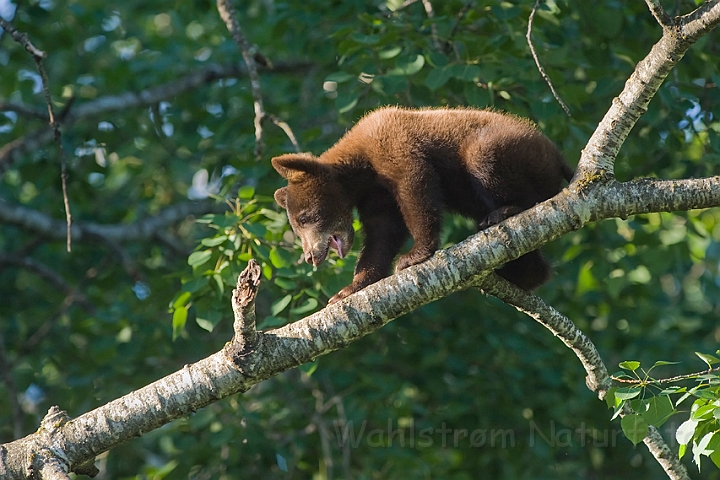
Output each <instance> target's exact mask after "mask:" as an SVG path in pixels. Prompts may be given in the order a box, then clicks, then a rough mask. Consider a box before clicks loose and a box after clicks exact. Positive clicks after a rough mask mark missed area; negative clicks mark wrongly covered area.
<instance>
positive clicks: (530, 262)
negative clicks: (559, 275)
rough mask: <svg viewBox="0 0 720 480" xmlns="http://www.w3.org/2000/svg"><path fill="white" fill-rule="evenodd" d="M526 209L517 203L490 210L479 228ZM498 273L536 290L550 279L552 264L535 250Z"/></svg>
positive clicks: (489, 225)
mask: <svg viewBox="0 0 720 480" xmlns="http://www.w3.org/2000/svg"><path fill="white" fill-rule="evenodd" d="M523 210H525V209H524V208H520V207H518V206H515V205H505V206H502V207H500V208H498V209H497V210H493V211H492V212H490V213H489V214H488V215H487V216H486V217H485V218H484V219H482V220H481V221H479V222H478V230H485V229H486V228H488V227H492V226H493V225H497V224H498V223H500V222H502V221H503V220H505V219H506V218H509V217H511V216H513V215H516V214H518V213H520V212H522V211H523ZM496 271H497V273H498V275H500V276H501V277H503V278H504V279H505V280H508V281H510V282H512V283H514V284H515V285H517V286H518V287H520V288H522V289H523V290H534V289H536V288H537V287H539V286H540V285H542V284H543V283H545V282H547V281H548V280H549V279H550V275H551V270H550V265H548V263H547V262H546V261H545V259H543V257H542V255H541V254H540V251H539V250H533V251H532V252H529V253H526V254H525V255H523V256H522V257H520V258H517V259H515V260H513V261H511V262H508V263H506V264H505V265H503V266H502V267H500V268H499V269H498V270H496Z"/></svg>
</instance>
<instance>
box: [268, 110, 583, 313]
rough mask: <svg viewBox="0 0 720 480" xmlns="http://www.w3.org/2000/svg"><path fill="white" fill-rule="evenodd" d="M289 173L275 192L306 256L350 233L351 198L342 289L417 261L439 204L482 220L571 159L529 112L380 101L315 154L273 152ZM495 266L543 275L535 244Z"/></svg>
mask: <svg viewBox="0 0 720 480" xmlns="http://www.w3.org/2000/svg"><path fill="white" fill-rule="evenodd" d="M272 165H273V167H274V168H275V169H276V170H277V171H278V173H279V174H280V175H281V176H282V177H284V178H285V179H286V180H287V181H288V185H287V186H286V187H283V188H280V189H278V190H277V191H276V192H275V200H276V201H277V203H278V204H279V205H280V206H282V207H283V208H285V209H286V210H287V214H288V218H289V220H290V225H291V227H292V229H293V231H294V232H295V233H296V234H297V235H298V236H299V237H300V239H301V241H302V248H303V252H304V256H305V260H306V261H307V262H308V263H312V264H313V265H315V266H317V265H320V264H321V263H322V262H323V260H325V257H326V256H327V254H328V250H329V249H331V248H332V249H334V250H336V251H337V253H338V255H339V256H340V258H343V257H344V256H345V255H346V254H347V253H348V251H349V250H350V246H351V245H352V243H353V236H354V232H353V226H352V224H353V209H354V208H356V209H357V211H358V216H359V218H360V222H361V223H362V226H363V231H364V236H365V241H364V244H363V246H362V250H361V252H360V256H359V258H358V262H357V266H356V267H355V275H354V277H353V281H352V283H351V284H350V285H348V286H347V287H345V288H343V289H342V290H340V292H339V293H337V294H336V295H335V296H333V297H332V298H331V299H330V303H333V302H336V301H338V300H341V299H343V298H345V297H347V296H348V295H350V294H352V293H355V292H357V291H358V290H361V289H362V288H364V287H366V286H368V285H370V284H372V283H375V282H377V281H378V280H380V279H382V278H384V277H386V276H387V275H388V274H389V273H390V269H391V267H392V262H393V260H394V259H395V257H396V255H397V254H398V253H399V252H400V249H401V248H402V246H403V244H404V243H405V241H406V240H407V238H408V236H412V238H413V240H414V244H413V246H412V248H411V249H410V251H409V252H407V253H405V254H403V255H401V256H400V258H399V259H398V261H397V264H396V265H395V271H396V272H398V271H400V270H402V269H404V268H407V267H409V266H411V265H415V264H417V263H420V262H423V261H425V260H427V259H428V258H429V257H430V256H432V255H433V253H434V252H435V251H436V250H437V249H438V246H439V237H440V229H441V225H442V215H443V212H445V211H451V212H456V213H459V214H461V215H464V216H466V217H469V218H472V219H474V220H476V221H477V224H478V228H479V229H484V228H487V227H489V226H492V225H494V224H496V223H499V222H501V221H503V220H504V219H506V218H507V217H509V216H512V215H515V214H516V213H518V212H521V211H523V210H526V209H528V208H530V207H532V206H533V205H535V204H536V203H538V202H542V201H544V200H547V199H548V198H550V197H552V196H554V195H555V194H556V193H558V192H559V191H560V188H561V184H562V181H563V179H564V180H567V181H570V179H571V178H572V175H573V171H572V169H571V168H570V167H569V166H568V165H567V164H566V163H565V160H564V159H563V156H562V154H561V153H560V152H559V151H558V149H557V148H556V147H555V145H553V143H552V142H551V141H550V140H549V139H548V138H547V137H546V136H544V135H543V134H542V133H540V132H539V131H538V130H537V128H536V127H535V125H534V124H533V123H531V122H530V121H529V120H524V119H522V118H519V117H515V116H511V115H506V114H502V113H498V112H493V111H489V110H475V109H467V108H458V109H451V108H442V109H420V110H412V109H405V108H398V107H386V108H380V109H378V110H375V111H373V112H371V113H369V114H368V115H366V116H365V117H363V118H362V119H361V120H360V121H359V122H358V123H357V124H356V125H355V126H354V127H353V128H352V129H350V130H349V131H348V132H347V133H346V134H345V135H344V136H343V137H342V138H341V139H340V140H339V141H338V142H337V143H336V144H335V145H334V146H333V147H332V148H330V149H329V150H328V151H326V152H325V153H323V154H322V155H320V156H319V157H315V156H313V155H311V154H308V153H301V154H296V153H291V154H286V155H281V156H279V157H275V158H273V159H272ZM498 274H500V275H501V276H503V277H504V278H506V279H507V280H509V281H511V282H513V283H515V284H516V285H518V286H519V287H521V288H523V289H526V290H532V289H534V288H536V287H538V286H540V285H541V284H543V283H544V282H546V281H547V280H548V278H549V276H550V267H549V266H548V264H547V263H546V262H545V261H544V260H543V259H542V257H541V256H540V253H539V252H538V251H534V252H530V253H528V254H526V255H524V256H522V257H520V258H518V259H516V260H513V261H511V262H509V263H507V264H506V265H504V266H503V267H502V268H500V269H499V270H498Z"/></svg>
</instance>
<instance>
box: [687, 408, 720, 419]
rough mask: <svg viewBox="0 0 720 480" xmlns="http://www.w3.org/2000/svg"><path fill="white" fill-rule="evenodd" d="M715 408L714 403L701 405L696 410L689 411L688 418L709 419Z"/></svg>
mask: <svg viewBox="0 0 720 480" xmlns="http://www.w3.org/2000/svg"><path fill="white" fill-rule="evenodd" d="M716 408H718V407H716V406H715V405H703V406H702V407H700V408H698V409H697V410H694V411H693V412H691V413H690V418H691V419H692V420H709V419H710V418H712V417H713V415H714V412H715V409H716Z"/></svg>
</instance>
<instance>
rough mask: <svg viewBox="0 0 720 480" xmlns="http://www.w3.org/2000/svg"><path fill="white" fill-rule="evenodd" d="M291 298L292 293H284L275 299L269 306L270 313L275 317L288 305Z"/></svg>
mask: <svg viewBox="0 0 720 480" xmlns="http://www.w3.org/2000/svg"><path fill="white" fill-rule="evenodd" d="M291 300H292V295H285V296H284V297H283V298H280V299H278V300H275V301H274V302H273V303H272V305H271V306H270V313H272V315H273V317H277V316H278V314H279V313H280V312H282V311H283V310H285V308H286V307H287V306H288V305H290V301H291Z"/></svg>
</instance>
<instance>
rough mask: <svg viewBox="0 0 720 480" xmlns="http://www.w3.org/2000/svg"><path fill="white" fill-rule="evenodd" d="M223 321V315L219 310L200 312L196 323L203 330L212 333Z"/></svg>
mask: <svg viewBox="0 0 720 480" xmlns="http://www.w3.org/2000/svg"><path fill="white" fill-rule="evenodd" d="M220 320H222V314H221V313H220V312H218V311H217V310H208V311H206V312H198V313H197V317H196V318H195V321H196V322H197V324H198V325H199V326H200V328H202V329H203V330H207V331H208V332H212V331H213V330H214V329H215V326H217V324H218V323H220Z"/></svg>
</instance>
